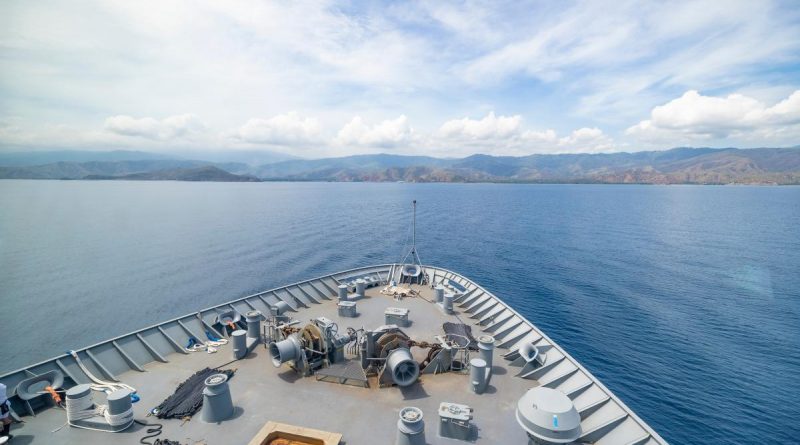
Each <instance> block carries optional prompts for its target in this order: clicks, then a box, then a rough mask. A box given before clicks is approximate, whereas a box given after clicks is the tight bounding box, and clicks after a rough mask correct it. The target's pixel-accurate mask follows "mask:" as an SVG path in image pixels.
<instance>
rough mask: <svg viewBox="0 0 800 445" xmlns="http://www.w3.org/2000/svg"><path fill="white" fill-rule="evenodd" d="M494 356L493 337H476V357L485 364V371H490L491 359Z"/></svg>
mask: <svg viewBox="0 0 800 445" xmlns="http://www.w3.org/2000/svg"><path fill="white" fill-rule="evenodd" d="M493 355H494V337H492V336H491V335H481V336H478V357H480V358H482V359H483V360H484V361H485V362H486V369H488V370H489V372H491V370H492V362H493V360H492V357H493Z"/></svg>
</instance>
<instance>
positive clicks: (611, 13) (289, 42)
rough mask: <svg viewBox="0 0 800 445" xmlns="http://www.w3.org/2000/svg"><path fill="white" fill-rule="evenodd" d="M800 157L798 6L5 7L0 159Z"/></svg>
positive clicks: (202, 3) (146, 2)
mask: <svg viewBox="0 0 800 445" xmlns="http://www.w3.org/2000/svg"><path fill="white" fill-rule="evenodd" d="M798 144H800V4H798V3H797V1H796V0H795V1H785V2H782V1H768V0H764V1H759V0H746V1H739V0H725V1H720V0H711V1H706V0H695V1H690V2H684V1H669V2H660V1H658V2H656V1H635V2H634V1H625V0H618V1H615V2H608V1H586V2H584V1H577V2H576V1H535V2H526V1H513V2H508V3H506V2H503V1H475V2H473V1H463V2H445V1H430V2H413V1H412V2H403V1H392V2H378V1H374V2H372V1H370V2H358V1H354V2H348V1H340V2H329V1H303V0H296V1H288V0H287V1H233V0H226V1H210V0H191V1H189V0H174V1H169V0H158V1H150V0H137V1H130V0H122V1H118V0H102V1H92V0H77V1H74V0H73V1H67V0H63V1H50V0H37V1H24V0H23V1H18V0H4V1H3V2H2V3H1V4H0V150H4V151H20V150H45V149H84V150H110V149H137V150H145V151H154V152H158V151H165V152H166V151H169V152H175V151H180V150H198V149H200V150H203V149H208V150H241V149H246V150H269V151H276V152H281V153H286V154H291V155H294V156H299V157H309V158H314V157H326V156H342V155H350V154H362V153H378V152H382V153H397V154H427V155H433V156H442V157H457V156H466V155H470V154H474V153H485V154H492V155H514V156H521V155H528V154H534V153H599V152H616V151H640V150H663V149H668V148H672V147H676V146H708V147H731V146H735V147H763V146H769V147H780V146H795V145H798Z"/></svg>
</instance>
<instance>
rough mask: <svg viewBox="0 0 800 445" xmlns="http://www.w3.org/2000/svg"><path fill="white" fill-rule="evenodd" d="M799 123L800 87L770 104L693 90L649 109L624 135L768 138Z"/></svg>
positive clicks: (643, 138)
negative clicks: (645, 116) (647, 117)
mask: <svg viewBox="0 0 800 445" xmlns="http://www.w3.org/2000/svg"><path fill="white" fill-rule="evenodd" d="M798 125H800V90H798V91H795V92H794V93H792V94H791V95H790V96H789V97H788V98H786V99H784V100H782V101H780V102H778V103H777V104H775V105H773V106H767V105H766V104H764V103H763V102H761V101H759V100H757V99H754V98H752V97H749V96H745V95H743V94H730V95H728V96H725V97H713V96H704V95H702V94H700V93H699V92H697V91H695V90H690V91H687V92H686V93H684V94H683V95H682V96H681V97H679V98H677V99H673V100H671V101H669V102H667V103H666V104H664V105H660V106H657V107H655V108H653V110H652V111H651V112H650V119H646V120H643V121H641V122H639V123H638V124H636V125H634V126H632V127H629V128H628V129H627V130H626V132H625V133H626V134H628V135H631V136H634V137H637V138H639V139H641V140H645V141H661V140H676V139H681V140H704V139H706V140H708V139H729V138H737V139H747V138H749V137H754V136H757V137H760V138H770V137H771V136H775V135H779V134H785V133H786V130H787V129H792V127H796V126H798Z"/></svg>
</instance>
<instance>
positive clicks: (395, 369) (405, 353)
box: [386, 348, 419, 386]
mask: <svg viewBox="0 0 800 445" xmlns="http://www.w3.org/2000/svg"><path fill="white" fill-rule="evenodd" d="M386 366H387V367H388V368H389V370H390V371H391V372H392V373H391V376H392V380H394V383H395V384H396V385H397V386H408V385H411V384H413V383H414V382H416V381H417V378H419V363H417V362H416V361H415V360H414V357H412V356H411V351H409V350H408V348H397V349H395V350H394V351H392V352H390V353H389V355H388V356H387V357H386Z"/></svg>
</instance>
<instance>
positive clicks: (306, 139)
mask: <svg viewBox="0 0 800 445" xmlns="http://www.w3.org/2000/svg"><path fill="white" fill-rule="evenodd" d="M236 137H237V138H238V139H239V140H241V141H244V142H249V143H252V144H271V145H293V146H294V145H304V144H308V143H312V142H316V141H319V139H320V125H319V122H318V121H317V120H316V119H314V118H309V117H302V116H300V115H299V114H298V113H296V112H294V111H292V112H289V113H286V114H279V115H277V116H274V117H271V118H269V119H258V118H254V119H250V120H248V121H247V122H246V123H245V124H244V125H242V126H241V127H240V128H239V130H238V132H237V133H236Z"/></svg>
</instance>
